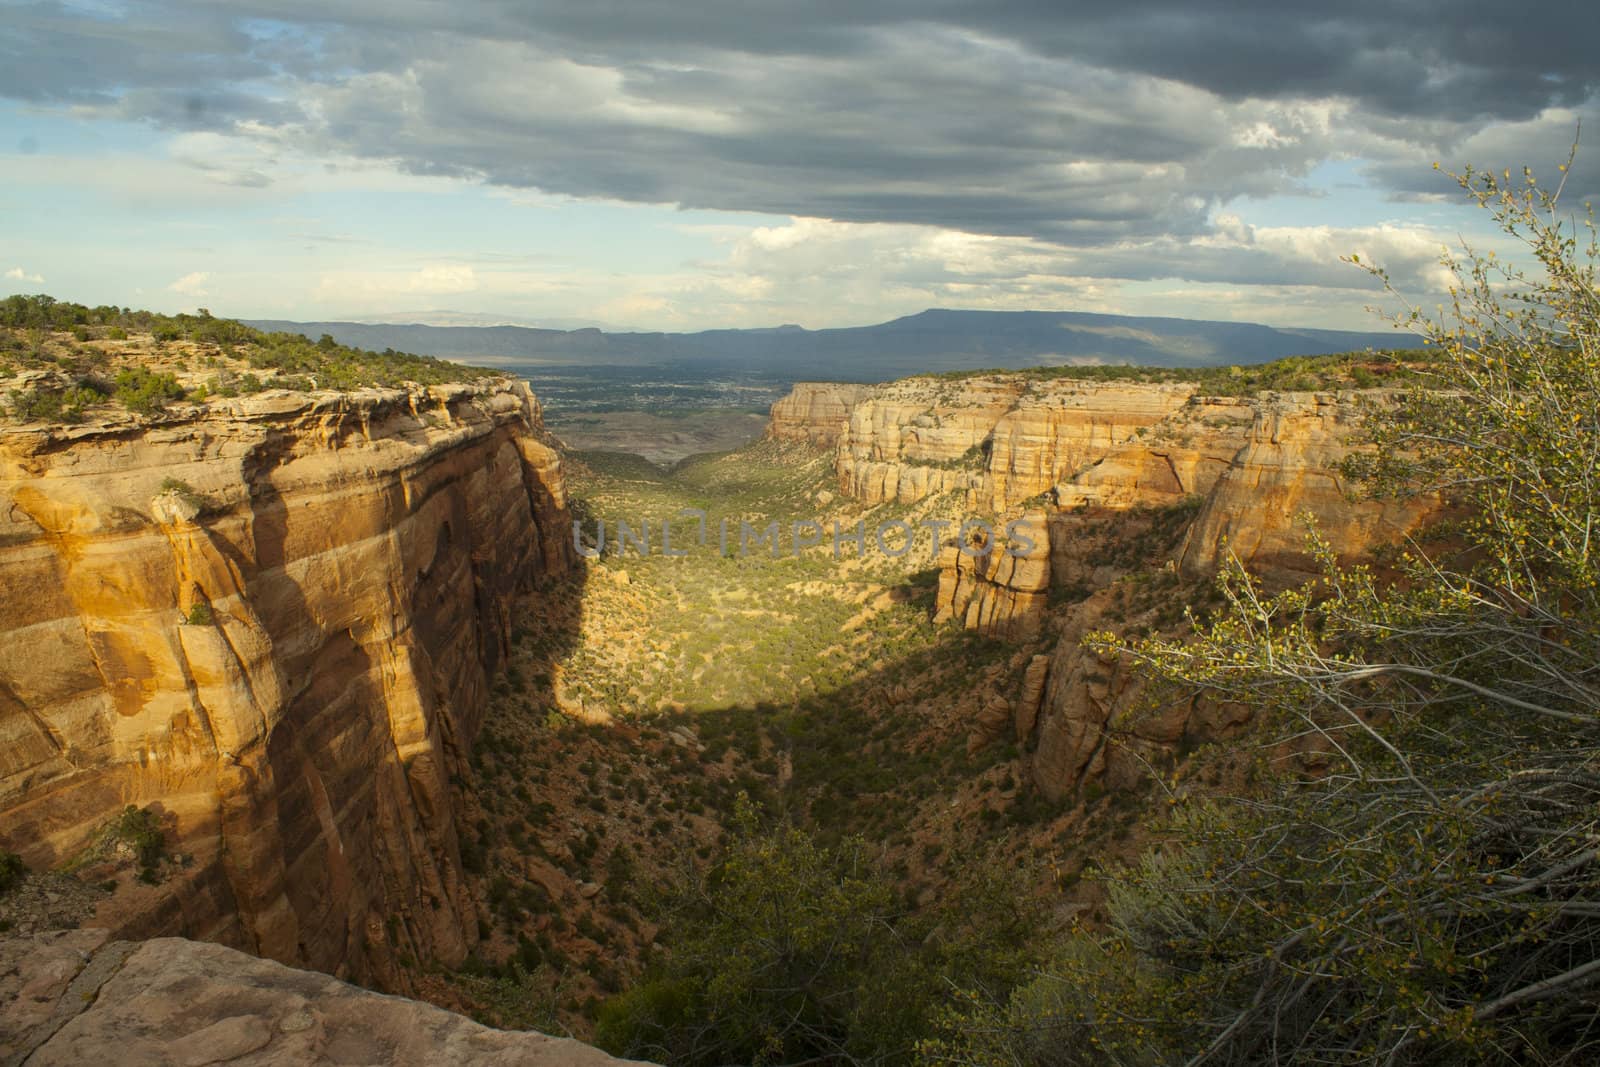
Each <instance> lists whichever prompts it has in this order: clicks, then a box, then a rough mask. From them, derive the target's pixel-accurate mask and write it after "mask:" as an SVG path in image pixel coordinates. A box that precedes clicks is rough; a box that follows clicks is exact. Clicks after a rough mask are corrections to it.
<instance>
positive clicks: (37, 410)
mask: <svg viewBox="0 0 1600 1067" xmlns="http://www.w3.org/2000/svg"><path fill="white" fill-rule="evenodd" d="M102 385H103V383H101V382H98V381H95V380H93V379H85V380H84V381H83V383H82V384H79V385H74V386H66V387H56V388H52V387H49V386H36V387H34V388H31V389H13V390H12V391H11V394H10V396H9V397H8V401H9V407H10V409H11V415H12V417H13V418H15V419H16V420H17V421H19V422H65V423H75V422H82V421H83V413H84V411H85V409H87V408H89V407H92V406H93V405H95V404H102V403H104V402H105V399H106V392H105V391H104V390H103V389H102V388H100V386H102Z"/></svg>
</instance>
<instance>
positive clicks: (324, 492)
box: [0, 380, 570, 988]
mask: <svg viewBox="0 0 1600 1067" xmlns="http://www.w3.org/2000/svg"><path fill="white" fill-rule="evenodd" d="M566 526H567V523H566V518H565V498H564V494H563V487H562V482H561V470H560V460H559V458H558V456H557V454H556V453H555V452H554V450H552V449H551V448H550V447H549V446H548V445H547V444H546V443H545V440H544V438H543V433H542V429H541V420H540V412H539V408H538V405H537V403H536V402H535V401H534V399H533V396H532V394H531V393H530V392H528V390H527V388H526V386H524V385H522V384H520V383H512V382H510V381H505V380H491V381H490V382H489V383H486V384H475V385H465V384H462V385H446V386H433V387H429V388H421V387H418V388H414V389H411V390H401V389H388V390H380V389H372V390H363V391H359V392H355V393H348V394H335V393H316V394H309V395H308V394H298V393H284V392H275V393H263V394H258V395H256V396H251V397H245V398H240V399H237V400H231V401H214V402H212V403H211V404H209V405H206V406H203V407H195V408H190V409H185V410H181V411H180V412H178V413H177V414H175V415H172V416H169V417H167V418H164V419H161V420H158V421H155V422H154V423H152V424H148V425H144V424H140V423H139V422H137V421H135V420H132V419H127V420H125V421H123V422H120V423H115V424H110V423H102V424H95V425H86V426H80V427H70V428H69V427H54V428H50V427H45V428H37V427H36V428H32V429H28V428H24V429H10V430H5V431H3V432H0V625H3V629H0V844H3V845H4V846H5V847H7V848H9V849H11V850H13V851H16V852H19V853H21V854H22V856H23V857H24V859H25V860H27V862H28V863H29V864H30V865H31V866H34V867H36V868H42V867H46V866H53V865H59V864H61V863H64V862H66V861H68V860H70V859H72V858H73V857H74V856H75V855H77V854H79V853H80V852H81V851H82V850H83V849H84V848H85V846H87V845H89V844H90V843H91V842H92V841H93V840H94V838H95V836H96V833H97V831H98V830H99V828H100V827H101V826H102V825H103V824H104V823H105V822H106V821H107V819H108V818H109V817H110V816H112V815H113V814H115V813H116V812H118V811H120V810H121V809H122V807H123V806H124V805H129V804H132V805H141V806H143V805H150V806H151V810H152V811H153V812H154V813H155V814H156V815H157V816H158V817H159V818H160V820H161V823H162V829H163V831H164V832H165V834H166V836H167V844H168V848H169V850H171V851H172V852H174V853H181V854H182V855H183V856H184V857H185V859H186V861H187V863H186V865H185V866H183V867H182V869H181V871H180V872H179V873H175V874H173V875H172V876H171V877H169V878H168V879H167V882H166V883H165V884H163V885H162V886H159V887H138V888H136V889H135V890H133V891H131V892H129V893H119V894H117V895H116V896H115V897H114V898H113V899H112V902H111V903H109V904H107V905H106V906H105V908H103V909H102V914H101V915H99V916H98V917H97V919H96V925H105V926H109V927H111V928H113V929H116V930H118V931H121V932H122V933H123V934H124V936H138V937H147V936H153V935H158V934H183V935H188V936H196V937H201V938H205V939H208V940H217V941H221V942H224V943H227V944H231V945H236V946H239V947H241V948H244V949H247V950H248V951H251V952H255V953H259V954H261V955H264V956H267V957H270V958H273V959H277V960H281V961H285V962H293V963H298V964H305V965H309V966H312V967H315V968H317V969H319V970H324V971H327V972H329V973H335V974H340V975H348V976H350V977H352V978H355V979H357V980H360V981H363V982H369V983H378V984H382V985H385V986H386V987H389V988H397V987H402V988H403V987H404V977H403V975H402V974H401V973H400V972H399V969H398V966H397V960H398V959H399V957H400V956H401V955H402V954H405V955H409V956H411V957H414V958H416V959H418V960H430V959H431V960H439V961H442V962H444V963H447V964H453V963H457V962H459V961H460V960H461V959H462V958H463V957H464V956H465V954H466V952H467V951H468V948H469V946H470V945H471V943H472V942H473V941H475V939H476V937H477V929H476V909H475V906H474V903H473V901H472V900H471V898H470V893H469V890H468V889H467V888H466V886H465V883H464V880H463V878H462V874H461V867H460V859H459V852H458V846H457V841H456V830H455V826H454V821H453V817H452V799H451V789H450V784H449V780H450V777H451V775H452V774H453V773H456V772H457V771H458V770H459V769H460V768H461V766H462V764H463V761H464V758H465V754H466V752H467V750H468V748H469V746H470V745H471V743H472V740H473V738H474V736H475V734H476V732H477V730H478V726H479V719H480V717H481V715H482V712H483V709H484V706H485V698H486V695H487V687H488V684H489V682H490V680H491V678H492V677H493V675H494V673H495V671H496V670H497V668H498V666H499V665H500V663H501V662H502V660H503V657H504V655H505V653H506V649H507V647H508V642H509V612H510V609H511V602H512V598H513V595H514V594H515V593H517V592H518V591H519V590H521V589H523V588H525V587H526V586H527V584H528V583H529V582H530V581H531V580H532V579H533V578H535V577H536V576H537V575H539V574H541V573H551V572H555V571H559V570H562V569H563V568H565V567H566V566H567V564H568V557H569V552H570V549H569V547H568V537H567V529H566Z"/></svg>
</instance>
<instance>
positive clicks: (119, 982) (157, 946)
mask: <svg viewBox="0 0 1600 1067" xmlns="http://www.w3.org/2000/svg"><path fill="white" fill-rule="evenodd" d="M623 1062H624V1061H621V1060H616V1059H613V1058H611V1057H610V1056H607V1055H606V1054H604V1053H602V1052H599V1051H597V1050H596V1049H593V1048H590V1047H589V1046H587V1045H583V1044H580V1043H579V1042H577V1041H572V1040H568V1039H565V1038H553V1037H547V1036H545V1035H544V1034H539V1033H534V1032H532V1031H521V1032H513V1031H505V1030H493V1029H490V1028H489V1027H486V1026H481V1025H479V1024H478V1023H475V1022H473V1021H471V1020H470V1019H467V1018H464V1017H463V1016H460V1015H455V1014H452V1013H450V1012H447V1011H445V1010H443V1009H442V1008H436V1007H433V1006H432V1005H429V1004H421V1003H418V1002H416V1001H412V1000H404V999H402V998H399V997H389V996H383V995H382V994H378V993H372V992H369V991H367V990H365V989H360V988H357V987H356V986H352V985H348V984H346V983H344V982H341V981H338V980H337V979H334V978H329V977H328V976H326V975H323V974H316V973H312V972H309V971H297V970H294V969H292V968H289V967H285V966H283V965H282V964H278V963H273V962H271V961H268V960H262V959H257V958H255V957H253V956H247V955H244V954H243V953H240V952H235V951H234V950H232V949H228V948H223V947H222V946H220V945H209V944H203V943H200V942H195V941H185V940H182V939H180V938H160V939H158V940H153V941H145V942H130V941H110V940H108V939H107V934H106V932H105V931H102V930H73V931H66V932H60V933H50V934H39V935H36V936H34V937H30V938H17V939H13V940H10V941H0V1064H3V1065H4V1067H15V1065H20V1064H23V1063H26V1064H28V1067H53V1065H69V1064H70V1065H78V1064H91V1063H116V1064H120V1065H122V1067H143V1065H151V1067H155V1065H161V1067H166V1065H172V1067H180V1065H193V1067H199V1065H201V1064H212V1063H229V1064H242V1065H258V1067H269V1065H276V1064H285V1065H290V1064H292V1065H295V1067H300V1065H310V1064H355V1063H359V1064H367V1065H396V1067H399V1065H411V1064H415V1065H417V1067H431V1065H435V1064H487V1065H497V1064H498V1065H510V1064H517V1065H527V1067H541V1065H549V1067H555V1065H561V1067H568V1065H571V1067H603V1065H606V1064H620V1063H623Z"/></svg>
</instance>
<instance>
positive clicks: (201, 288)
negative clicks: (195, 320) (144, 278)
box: [167, 270, 211, 296]
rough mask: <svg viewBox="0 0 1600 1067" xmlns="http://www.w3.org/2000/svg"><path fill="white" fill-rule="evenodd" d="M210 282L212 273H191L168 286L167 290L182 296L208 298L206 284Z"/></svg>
mask: <svg viewBox="0 0 1600 1067" xmlns="http://www.w3.org/2000/svg"><path fill="white" fill-rule="evenodd" d="M210 280H211V273H210V272H209V271H203V270H197V271H191V272H190V273H188V274H185V275H184V276H183V277H181V278H179V279H178V280H177V281H175V282H173V283H172V284H171V285H169V286H167V288H168V289H170V290H172V291H173V292H174V293H177V294H179V295H180V296H207V295H209V291H208V290H207V289H206V283H207V282H209V281H210Z"/></svg>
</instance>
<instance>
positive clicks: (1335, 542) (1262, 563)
mask: <svg viewBox="0 0 1600 1067" xmlns="http://www.w3.org/2000/svg"><path fill="white" fill-rule="evenodd" d="M1384 399H1385V395H1384V394H1383V393H1381V392H1370V393H1367V394H1365V395H1364V396H1363V395H1359V394H1352V393H1283V394H1279V395H1276V396H1273V397H1270V398H1268V399H1266V400H1264V401H1262V402H1260V403H1258V404H1256V405H1255V408H1254V412H1253V419H1252V423H1251V426H1250V430H1249V433H1248V434H1247V436H1246V438H1245V441H1244V444H1243V447H1242V448H1241V449H1240V450H1239V451H1238V452H1237V453H1236V454H1235V455H1234V457H1233V460H1232V462H1230V463H1229V464H1228V466H1227V468H1226V469H1225V470H1224V471H1223V472H1222V474H1221V476H1220V477H1219V478H1218V479H1217V480H1216V482H1215V484H1214V485H1213V486H1212V487H1211V489H1210V490H1209V491H1208V492H1207V494H1206V498H1205V504H1204V506H1203V507H1202V508H1201V510H1200V514H1199V515H1198V516H1196V518H1195V521H1194V524H1193V525H1192V526H1191V527H1190V528H1189V534H1188V537H1187V539H1186V541H1185V543H1184V545H1183V548H1182V550H1181V552H1180V554H1179V566H1180V567H1181V568H1182V570H1183V571H1184V572H1185V573H1186V574H1189V575H1192V576H1201V575H1206V574H1210V573H1212V572H1214V571H1215V570H1216V569H1217V567H1218V565H1219V564H1220V563H1221V561H1222V559H1223V557H1224V553H1231V554H1233V555H1235V556H1237V557H1238V558H1239V559H1240V560H1241V561H1243V562H1244V564H1245V565H1246V566H1247V567H1249V568H1250V569H1251V570H1253V571H1255V572H1256V573H1258V574H1263V575H1266V576H1268V577H1269V578H1271V579H1275V580H1280V581H1281V580H1283V579H1285V578H1292V577H1294V576H1297V575H1301V574H1304V573H1308V572H1310V571H1311V570H1313V569H1314V562H1313V561H1312V559H1311V558H1310V556H1309V554H1308V552H1307V547H1306V534H1307V532H1308V526H1307V519H1309V520H1310V521H1311V522H1312V523H1314V524H1315V527H1316V530H1317V532H1318V534H1319V535H1320V536H1321V537H1323V538H1325V539H1326V540H1327V542H1328V544H1329V546H1330V547H1331V548H1332V549H1333V551H1334V552H1335V553H1337V554H1339V555H1340V556H1344V557H1351V556H1358V555H1361V554H1363V553H1365V552H1366V551H1367V550H1368V549H1370V548H1371V547H1373V546H1375V545H1383V544H1393V543H1394V542H1396V541H1398V540H1399V539H1400V538H1401V537H1403V536H1404V535H1405V534H1406V533H1408V532H1409V531H1411V530H1412V529H1414V528H1415V527H1416V526H1417V525H1418V524H1420V523H1421V522H1422V521H1423V519H1425V518H1426V517H1427V516H1428V515H1429V514H1431V513H1433V512H1434V511H1436V510H1437V508H1438V503H1437V501H1435V500H1434V499H1432V498H1413V499H1410V500H1399V501H1395V500H1373V499H1370V498H1369V499H1355V498H1354V497H1353V496H1352V494H1351V492H1350V487H1349V486H1347V485H1346V484H1345V481H1344V478H1343V476H1342V475H1341V473H1340V470H1339V466H1340V464H1341V463H1342V462H1343V461H1344V460H1345V459H1346V457H1348V456H1349V455H1350V454H1351V453H1352V452H1353V451H1354V450H1355V449H1356V448H1357V447H1359V446H1358V445H1357V444H1356V438H1357V435H1358V432H1359V429H1360V424H1361V421H1362V420H1363V419H1364V418H1365V417H1366V413H1365V408H1364V403H1366V404H1382V403H1383V402H1384Z"/></svg>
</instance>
